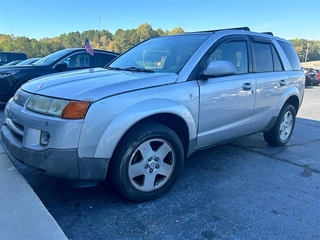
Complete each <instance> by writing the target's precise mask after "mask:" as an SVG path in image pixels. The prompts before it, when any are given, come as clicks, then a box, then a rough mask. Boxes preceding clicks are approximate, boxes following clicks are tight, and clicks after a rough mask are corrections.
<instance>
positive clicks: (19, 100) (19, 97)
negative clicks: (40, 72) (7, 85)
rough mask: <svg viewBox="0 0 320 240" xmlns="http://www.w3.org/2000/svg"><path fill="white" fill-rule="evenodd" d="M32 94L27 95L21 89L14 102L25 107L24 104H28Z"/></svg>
mask: <svg viewBox="0 0 320 240" xmlns="http://www.w3.org/2000/svg"><path fill="white" fill-rule="evenodd" d="M31 96H32V94H30V93H27V92H25V91H23V90H21V89H18V91H17V92H16V93H15V95H14V96H13V101H14V102H15V103H16V104H17V105H19V106H21V107H23V106H24V104H25V103H26V102H27V100H28V99H29V97H31Z"/></svg>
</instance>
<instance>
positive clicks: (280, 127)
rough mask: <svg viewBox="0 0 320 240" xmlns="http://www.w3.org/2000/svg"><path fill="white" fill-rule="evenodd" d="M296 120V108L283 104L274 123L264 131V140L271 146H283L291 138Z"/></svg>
mask: <svg viewBox="0 0 320 240" xmlns="http://www.w3.org/2000/svg"><path fill="white" fill-rule="evenodd" d="M295 122H296V110H295V108H294V107H293V106H292V105H291V104H288V103H286V104H284V106H283V108H282V110H281V112H280V114H279V116H278V119H277V121H276V123H275V125H274V126H273V127H272V128H271V129H270V130H269V131H268V132H264V133H263V136H264V140H265V141H266V142H267V143H268V144H270V145H273V146H284V145H285V144H286V143H287V142H288V141H289V139H290V138H291V135H292V132H293V129H294V125H295Z"/></svg>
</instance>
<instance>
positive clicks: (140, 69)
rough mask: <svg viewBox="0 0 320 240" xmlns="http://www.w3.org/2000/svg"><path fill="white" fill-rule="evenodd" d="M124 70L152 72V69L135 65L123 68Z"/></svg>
mask: <svg viewBox="0 0 320 240" xmlns="http://www.w3.org/2000/svg"><path fill="white" fill-rule="evenodd" d="M123 70H125V71H132V72H147V73H154V71H153V70H150V69H145V68H137V67H128V68H124V69H123Z"/></svg>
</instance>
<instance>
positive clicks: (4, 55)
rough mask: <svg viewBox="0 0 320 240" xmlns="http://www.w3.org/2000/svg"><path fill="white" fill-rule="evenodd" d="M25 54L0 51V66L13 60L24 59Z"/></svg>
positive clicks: (25, 57)
mask: <svg viewBox="0 0 320 240" xmlns="http://www.w3.org/2000/svg"><path fill="white" fill-rule="evenodd" d="M25 59H27V54H25V53H23V52H0V66H1V65H3V64H7V63H9V62H12V61H15V60H25Z"/></svg>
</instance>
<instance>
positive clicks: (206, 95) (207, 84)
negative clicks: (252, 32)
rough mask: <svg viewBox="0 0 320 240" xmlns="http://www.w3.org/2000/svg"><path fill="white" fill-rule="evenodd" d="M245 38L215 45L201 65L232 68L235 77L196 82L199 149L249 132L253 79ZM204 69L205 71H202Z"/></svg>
mask: <svg viewBox="0 0 320 240" xmlns="http://www.w3.org/2000/svg"><path fill="white" fill-rule="evenodd" d="M248 46H249V45H248V42H247V37H246V36H244V35H242V36H232V37H231V38H230V37H229V38H225V39H223V40H221V41H220V42H218V43H216V44H214V45H213V46H212V48H211V49H209V51H208V52H207V53H206V55H205V56H204V58H203V59H202V60H201V62H200V66H201V67H200V70H199V71H201V70H202V69H201V68H206V66H207V65H208V64H209V63H210V62H211V61H216V60H225V61H229V62H231V63H232V64H234V66H235V68H236V71H237V72H236V74H235V75H232V76H224V77H212V78H209V79H206V80H199V81H198V83H199V88H200V106H199V108H200V111H199V128H198V143H197V144H198V147H201V146H205V145H210V144H213V143H216V142H219V141H223V140H227V139H230V138H233V137H236V136H241V135H243V134H245V133H247V132H248V130H249V127H250V124H251V117H252V111H253V106H254V96H255V95H254V93H255V78H254V75H253V74H252V73H249V61H248ZM202 66H205V67H202Z"/></svg>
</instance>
